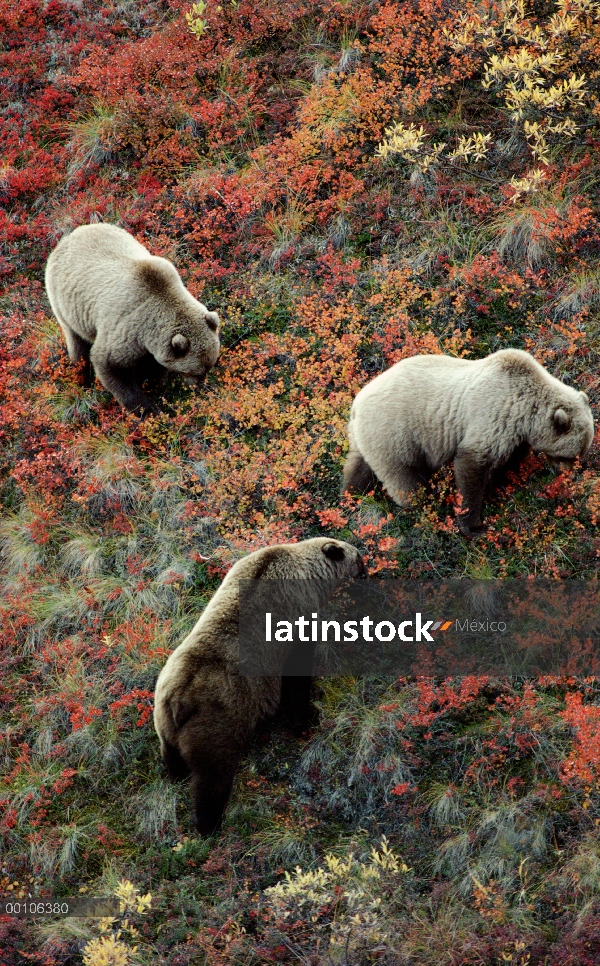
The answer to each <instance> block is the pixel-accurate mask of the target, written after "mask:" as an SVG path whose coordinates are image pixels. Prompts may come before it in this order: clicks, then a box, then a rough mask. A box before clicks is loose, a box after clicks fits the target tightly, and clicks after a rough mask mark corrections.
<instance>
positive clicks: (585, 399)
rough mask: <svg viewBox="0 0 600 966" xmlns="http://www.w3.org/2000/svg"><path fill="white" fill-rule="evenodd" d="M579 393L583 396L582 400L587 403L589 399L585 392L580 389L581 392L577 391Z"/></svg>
mask: <svg viewBox="0 0 600 966" xmlns="http://www.w3.org/2000/svg"><path fill="white" fill-rule="evenodd" d="M579 395H580V396H582V397H583V401H584V402H586V403H589V401H590V397H589V396H588V394H587V392H583V390H582V391H581V392H580V393H579Z"/></svg>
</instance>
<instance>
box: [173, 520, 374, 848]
mask: <svg viewBox="0 0 600 966" xmlns="http://www.w3.org/2000/svg"><path fill="white" fill-rule="evenodd" d="M364 575H365V567H364V564H363V561H362V558H361V556H360V554H359V553H358V551H357V550H356V549H355V548H354V547H352V546H350V544H348V543H345V542H344V541H341V540H332V539H328V538H323V537H317V538H315V539H312V540H304V541H302V542H300V543H295V544H280V545H277V546H273V547H266V548H264V549H262V550H257V551H256V552H255V553H251V554H250V555H249V556H247V557H244V558H243V559H242V560H239V561H238V562H237V563H236V564H235V565H234V566H233V567H232V568H231V570H230V571H229V573H228V574H227V576H226V577H225V580H224V581H223V583H222V584H221V586H220V587H219V589H218V590H217V592H216V593H215V595H214V597H213V598H212V600H211V601H210V603H209V604H208V605H207V607H206V609H205V610H204V612H203V614H202V616H201V618H200V620H199V621H198V623H197V624H196V626H195V627H194V629H193V630H192V632H191V633H190V634H189V635H188V637H186V638H185V640H184V641H183V642H182V643H181V644H180V645H179V647H177V648H176V649H175V651H173V653H172V654H171V656H170V657H169V659H168V660H167V663H166V664H165V666H164V668H163V669H162V671H161V673H160V675H159V677H158V681H157V683H156V692H155V700H154V724H155V727H156V731H157V734H158V736H159V739H160V746H161V754H162V757H163V760H164V762H165V764H166V766H167V769H168V771H169V774H170V777H171V778H172V779H173V780H178V779H183V778H186V777H187V776H188V775H190V774H191V776H192V788H193V793H194V798H195V810H196V824H197V827H198V831H199V832H200V833H201V834H202V835H209V834H212V832H214V831H215V830H216V828H217V827H218V826H219V823H220V821H221V818H222V815H223V812H224V811H225V808H226V805H227V802H228V800H229V796H230V794H231V788H232V784H233V779H234V775H235V772H236V769H237V766H238V764H239V762H240V759H241V758H242V757H243V755H244V754H245V752H246V751H247V749H248V746H249V743H250V741H251V738H252V735H253V733H254V731H255V728H256V726H257V724H258V723H259V722H260V721H261V720H262V719H265V718H268V717H271V716H273V715H274V714H275V713H276V712H277V711H278V710H285V709H282V708H281V705H282V702H286V703H287V704H288V705H289V708H288V710H289V712H290V714H291V715H292V716H293V721H292V724H293V726H294V727H295V728H296V729H301V728H302V727H303V726H304V727H305V726H306V724H307V723H308V722H309V720H310V678H306V677H287V678H286V677H283V680H282V677H275V676H272V677H246V676H242V675H240V673H239V644H238V616H239V581H240V579H250V580H258V579H261V580H262V579H266V580H290V579H293V580H300V581H304V580H306V581H307V591H306V592H307V601H306V611H305V612H306V613H308V612H309V610H311V609H312V610H314V609H315V608H316V607H318V606H319V604H321V605H322V604H323V603H324V600H319V599H316V598H315V594H317V596H318V595H319V590H318V589H315V585H317V584H320V582H321V580H322V581H323V587H326V586H327V583H328V581H329V580H332V579H340V578H345V577H349V578H354V577H362V576H364ZM296 586H297V585H296ZM322 593H323V592H322V591H321V594H322ZM311 595H312V596H311ZM325 599H326V598H325ZM296 646H297V645H296ZM269 647H271V648H272V650H270V651H269V654H268V655H267V658H268V659H269V660H268V663H269V665H270V666H275V667H276V668H278V669H279V668H281V673H282V675H283V674H284V670H285V668H286V666H289V665H286V661H287V660H288V659H289V657H290V652H291V653H292V654H293V648H294V645H293V644H281V643H275V644H272V645H270V646H268V645H265V648H266V649H269Z"/></svg>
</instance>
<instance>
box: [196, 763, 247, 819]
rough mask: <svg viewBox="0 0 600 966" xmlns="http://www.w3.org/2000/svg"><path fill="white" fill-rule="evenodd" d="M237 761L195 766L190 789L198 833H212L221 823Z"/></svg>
mask: <svg viewBox="0 0 600 966" xmlns="http://www.w3.org/2000/svg"><path fill="white" fill-rule="evenodd" d="M236 765H237V762H235V763H234V762H232V761H223V762H222V764H219V765H214V764H213V765H205V766H202V767H200V768H198V767H195V768H194V770H193V772H192V791H193V793H194V804H195V812H196V828H197V829H198V832H199V833H200V835H205V836H206V835H213V834H214V833H215V832H216V831H217V829H218V828H219V826H220V824H221V820H222V818H223V814H224V812H225V809H226V808H227V802H228V801H229V797H230V795H231V789H232V788H233V778H234V775H235V768H236Z"/></svg>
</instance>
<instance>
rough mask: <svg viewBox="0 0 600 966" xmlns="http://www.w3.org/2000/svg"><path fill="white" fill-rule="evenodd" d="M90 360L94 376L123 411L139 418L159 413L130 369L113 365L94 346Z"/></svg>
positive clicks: (99, 349)
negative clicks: (125, 410)
mask: <svg viewBox="0 0 600 966" xmlns="http://www.w3.org/2000/svg"><path fill="white" fill-rule="evenodd" d="M90 358H91V361H92V365H93V366H94V370H95V372H96V375H97V376H98V379H99V380H100V382H101V383H102V385H103V386H104V388H105V389H108V391H109V392H112V394H113V396H114V397H115V399H117V400H118V401H119V402H120V403H121V405H122V406H123V407H124V408H125V409H128V410H129V411H130V412H132V413H136V415H138V416H141V417H144V416H148V415H150V414H152V413H158V412H159V409H158V408H157V407H156V406H155V405H154V403H153V402H152V401H151V400H150V399H149V398H148V396H147V395H146V393H145V392H143V391H142V389H141V388H140V387H139V386H138V384H137V383H136V382H135V380H134V379H133V378H132V373H131V369H130V368H127V369H121V368H119V367H118V366H115V365H113V364H112V363H111V362H110V360H109V358H108V356H107V355H106V353H105V352H103V351H102V349H101V348H98V347H97V346H96V344H94V345H93V346H92V351H91V354H90Z"/></svg>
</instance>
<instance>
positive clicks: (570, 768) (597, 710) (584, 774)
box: [561, 691, 600, 784]
mask: <svg viewBox="0 0 600 966" xmlns="http://www.w3.org/2000/svg"><path fill="white" fill-rule="evenodd" d="M565 703H566V708H565V710H564V711H563V712H561V718H562V719H563V721H565V722H566V723H567V724H568V725H569V726H570V727H571V728H573V729H574V742H573V749H572V751H571V753H570V754H569V755H568V756H567V758H566V759H565V761H564V762H563V763H562V765H561V774H562V777H563V780H564V781H579V782H583V783H585V784H592V783H594V782H597V781H598V778H599V777H600V707H599V706H598V705H595V704H584V703H583V696H582V694H581V693H580V692H578V691H576V692H574V693H568V694H567V695H566V696H565Z"/></svg>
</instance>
